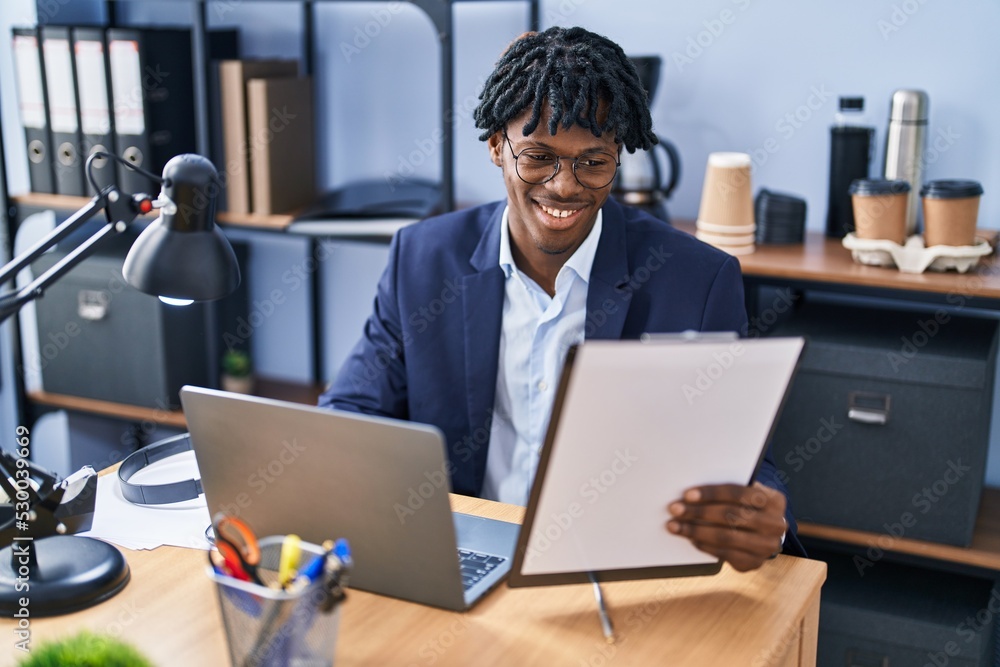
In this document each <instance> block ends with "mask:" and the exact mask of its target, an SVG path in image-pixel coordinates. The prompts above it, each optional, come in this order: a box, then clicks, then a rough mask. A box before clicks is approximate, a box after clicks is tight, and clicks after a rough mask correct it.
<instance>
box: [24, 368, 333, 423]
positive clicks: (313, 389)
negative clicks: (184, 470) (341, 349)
mask: <svg viewBox="0 0 1000 667" xmlns="http://www.w3.org/2000/svg"><path fill="white" fill-rule="evenodd" d="M323 389H324V387H322V386H321V385H311V384H309V385H307V384H302V383H296V382H287V381H284V380H272V379H267V378H258V379H257V389H256V392H255V394H256V395H258V396H264V397H266V398H276V399H278V400H282V401H290V402H292V403H303V404H306V405H316V401H317V399H318V398H319V395H320V394H321V393H322V392H323ZM26 396H27V399H28V400H29V401H31V402H32V403H36V404H38V405H44V406H48V407H51V408H59V409H62V410H72V411H75V412H86V413H90V414H96V415H102V416H104V417H114V418H117V419H124V420H126V421H137V422H146V421H148V422H152V423H154V424H162V425H164V426H174V427H176V428H187V422H186V421H185V420H184V413H183V412H181V411H180V410H162V409H159V408H144V407H140V406H138V405H127V404H125V403H113V402H111V401H101V400H97V399H93V398H81V397H79V396H67V395H65V394H52V393H49V392H47V391H29V392H27V394H26Z"/></svg>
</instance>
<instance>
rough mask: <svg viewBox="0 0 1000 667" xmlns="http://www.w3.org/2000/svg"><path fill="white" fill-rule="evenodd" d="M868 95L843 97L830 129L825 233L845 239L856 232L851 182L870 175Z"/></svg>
mask: <svg viewBox="0 0 1000 667" xmlns="http://www.w3.org/2000/svg"><path fill="white" fill-rule="evenodd" d="M864 110H865V98H863V97H841V98H840V110H839V111H838V112H837V114H836V116H835V118H834V124H833V127H831V128H830V193H829V205H828V207H827V214H826V235H827V236H829V237H831V238H837V239H839V238H843V237H844V236H845V235H846V234H847V233H848V232H853V231H854V210H853V209H852V208H851V195H850V194H849V193H848V191H847V190H848V188H850V187H851V181H854V180H855V179H859V178H868V166H869V164H870V163H871V156H872V149H873V148H874V142H873V138H874V135H875V129H874V128H872V127H868V126H865V125H864V124H863V118H864V116H863V113H864Z"/></svg>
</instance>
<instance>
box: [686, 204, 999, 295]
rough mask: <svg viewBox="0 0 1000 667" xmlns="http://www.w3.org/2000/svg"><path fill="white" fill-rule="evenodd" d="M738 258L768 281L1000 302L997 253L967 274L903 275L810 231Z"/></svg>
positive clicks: (689, 228) (749, 273) (748, 271)
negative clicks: (794, 240) (798, 241)
mask: <svg viewBox="0 0 1000 667" xmlns="http://www.w3.org/2000/svg"><path fill="white" fill-rule="evenodd" d="M675 226H676V227H677V228H678V229H681V230H683V231H685V232H688V233H689V234H694V232H695V224H694V223H693V222H690V221H676V222H675ZM980 233H981V234H982V235H987V236H989V237H990V238H994V237H995V236H996V231H994V230H981V232H980ZM737 259H739V262H740V266H741V268H742V270H743V275H744V276H746V277H747V278H751V279H754V278H767V279H769V280H768V281H767V282H769V283H774V282H775V281H788V282H794V283H797V284H800V285H802V284H803V283H813V284H816V285H822V286H823V287H824V288H829V287H830V286H850V287H852V288H859V287H860V288H864V289H866V290H868V289H871V288H880V289H884V290H892V291H895V292H908V293H910V294H911V295H912V296H914V297H915V298H919V297H920V296H921V295H926V294H933V295H936V296H937V297H938V298H939V300H944V301H945V302H947V303H950V304H952V305H956V304H958V303H960V302H961V303H963V304H964V303H965V301H961V300H962V299H985V300H988V301H994V302H996V301H1000V260H998V258H997V256H996V254H993V255H990V256H988V257H984V258H983V260H982V261H981V262H980V263H979V264H978V265H976V267H974V268H973V269H972V270H971V271H969V272H968V273H955V272H945V273H937V272H931V271H928V272H926V273H901V272H899V271H897V270H896V269H894V268H885V267H878V266H866V265H863V264H858V263H856V262H855V261H854V260H853V259H851V251H850V250H848V249H847V248H845V247H844V246H843V244H842V243H841V242H840V240H839V239H830V238H827V237H826V236H825V235H823V234H821V233H819V232H807V233H806V238H805V242H804V243H801V244H792V245H758V246H757V250H756V252H754V253H751V254H749V255H743V256H741V257H738V258H737ZM993 305H994V307H995V304H993Z"/></svg>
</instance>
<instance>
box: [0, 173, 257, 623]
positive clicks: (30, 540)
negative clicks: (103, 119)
mask: <svg viewBox="0 0 1000 667" xmlns="http://www.w3.org/2000/svg"><path fill="white" fill-rule="evenodd" d="M101 158H104V159H112V160H116V161H118V162H121V163H122V164H125V165H126V166H127V167H129V168H130V169H133V170H135V171H138V172H140V173H142V174H144V175H146V176H148V177H149V178H151V179H153V180H154V181H158V182H160V183H161V184H162V189H161V191H160V194H159V196H158V197H157V198H156V199H153V198H152V197H150V196H149V195H146V194H126V193H123V192H121V191H120V190H118V188H117V186H115V185H109V186H107V187H106V188H104V189H103V190H101V189H100V188H99V187H97V184H96V181H95V179H94V176H93V168H92V166H93V162H94V160H95V159H101ZM86 173H87V177H88V179H89V180H90V182H91V184H92V185H94V190H95V191H97V192H99V194H97V195H95V196H94V197H93V198H92V199H91V200H90V201H89V202H88V203H87V204H86V205H85V206H84V207H83V208H81V209H80V210H79V211H77V212H76V213H75V214H73V215H72V216H70V217H69V218H68V219H67V220H66V221H65V222H63V223H62V224H60V225H58V226H57V227H56V228H55V229H54V230H52V232H51V233H50V234H48V235H47V236H46V237H45V238H43V239H41V240H40V241H38V242H37V243H36V244H34V245H33V246H32V247H30V248H28V249H27V250H26V251H25V252H23V253H22V254H20V255H19V256H17V257H16V258H14V259H13V260H11V261H10V262H9V263H7V265H6V266H4V267H3V268H2V269H0V284H2V283H6V282H7V281H8V280H10V279H12V278H13V277H14V276H15V275H16V274H17V272H18V271H20V270H21V269H23V268H24V267H26V266H28V265H29V264H30V263H31V262H33V261H34V260H36V259H37V258H38V257H40V256H41V255H42V253H44V252H45V251H46V250H48V249H50V248H51V247H52V246H54V245H55V244H56V243H58V242H59V241H61V240H62V239H64V238H66V237H67V236H68V235H69V234H71V233H72V232H73V231H75V230H76V229H78V228H79V227H81V226H82V225H83V224H84V223H85V222H87V221H88V220H90V219H91V218H92V217H94V216H95V215H96V214H97V213H99V212H100V211H102V210H103V211H104V212H105V216H106V218H107V223H106V224H105V225H104V226H102V227H101V228H100V229H99V230H98V231H96V232H95V233H94V234H93V235H91V236H90V237H88V238H87V239H86V240H85V241H83V242H81V243H80V244H79V245H78V246H76V248H74V249H73V250H72V251H71V252H70V253H69V254H67V255H66V256H65V257H64V258H63V259H61V260H60V261H59V262H57V263H56V264H55V265H53V266H52V267H51V268H50V269H49V270H48V271H46V272H44V273H42V274H41V275H40V276H38V277H37V278H35V279H34V280H33V281H32V282H31V283H29V284H28V285H26V286H24V287H22V288H21V289H17V290H15V291H13V292H10V293H7V294H3V295H0V322H3V321H4V320H6V319H7V318H9V317H10V316H11V315H13V314H14V313H16V312H17V311H18V310H19V309H20V308H21V306H23V305H24V304H26V303H28V302H29V301H32V300H34V299H37V298H39V297H41V296H42V295H43V294H44V293H45V289H46V288H47V287H48V286H49V285H51V284H52V283H54V282H55V281H57V280H59V279H60V278H61V277H62V276H63V275H65V274H66V273H67V272H68V271H69V270H70V269H72V268H73V267H74V266H76V265H77V264H79V263H80V262H81V261H82V260H83V259H85V258H86V257H88V256H89V255H91V254H92V253H93V252H94V250H95V249H96V247H97V244H98V243H99V242H100V241H101V240H102V239H104V238H105V237H109V236H113V235H115V234H121V233H122V232H124V231H125V230H126V229H128V227H129V225H131V224H132V223H133V222H134V221H135V219H136V218H137V217H139V216H140V215H142V214H146V213H150V212H152V211H153V210H156V209H159V211H160V216H159V217H158V218H157V219H156V220H154V221H153V222H152V223H150V224H149V226H148V227H146V229H145V230H143V232H142V233H141V234H140V235H139V237H138V238H137V239H136V240H135V243H133V245H132V248H131V249H130V250H129V253H128V256H127V257H126V258H125V264H124V266H123V268H122V274H123V276H124V278H125V280H126V281H127V282H128V283H129V284H130V285H132V286H133V287H135V288H136V289H138V290H140V291H142V292H146V293H149V294H153V295H156V296H159V297H161V298H164V299H166V298H170V299H177V300H183V301H184V302H186V303H190V302H191V301H211V300H213V299H219V298H221V297H224V296H226V295H227V294H229V293H231V292H232V291H233V290H235V289H236V287H237V286H238V285H239V284H240V270H239V265H238V263H237V261H236V255H235V253H234V252H233V249H232V247H231V246H230V245H229V241H228V240H227V239H226V237H225V235H224V234H223V233H222V230H221V229H220V228H219V227H218V225H216V224H215V221H214V218H215V197H216V194H217V192H218V189H219V185H220V184H219V178H218V173H217V172H216V170H215V167H214V166H212V163H211V162H209V161H208V160H207V159H205V158H203V157H201V156H199V155H178V156H177V157H174V158H173V159H171V160H170V161H169V162H167V164H166V165H165V166H164V168H163V176H162V178H161V177H158V176H156V175H155V174H151V173H149V172H148V171H145V170H143V169H140V168H138V167H136V166H135V165H133V164H131V163H128V162H126V161H125V160H123V159H121V158H119V157H117V156H115V155H110V154H107V153H93V154H91V156H90V157H89V158H88V160H87V164H86ZM5 461H6V465H5V463H4V462H5ZM21 461H23V463H22V462H21ZM38 472H39V469H37V468H36V467H34V465H33V464H32V463H31V462H30V461H27V460H26V459H17V460H15V461H14V462H13V463H12V462H11V459H10V457H9V456H5V457H0V476H2V479H0V488H3V489H4V490H6V491H7V493H8V495H9V496H10V502H11V504H12V505H14V507H15V518H14V519H11V520H10V521H9V522H8V523H7V525H5V526H0V545H2V546H3V547H4V548H3V549H0V613H2V614H3V615H5V616H12V615H13V614H14V613H15V612H16V611H17V610H19V609H20V608H21V607H23V606H24V605H22V604H20V598H28V601H29V609H30V614H31V616H32V617H37V616H52V615H57V614H62V613H68V612H71V611H76V610H79V609H84V608H86V607H89V606H91V605H94V604H97V603H98V602H101V601H102V600H105V599H107V598H109V597H111V596H112V595H114V594H115V593H117V592H118V591H120V590H121V589H122V588H123V587H124V586H125V585H126V584H127V583H128V580H129V569H128V564H127V563H126V562H125V558H124V556H122V553H121V552H120V551H118V549H116V548H115V547H114V546H112V545H110V544H108V543H106V542H101V541H99V540H95V539H92V538H88V537H78V536H73V535H65V534H61V533H65V532H66V531H67V528H66V526H65V524H64V523H63V522H62V521H60V520H59V519H57V518H56V516H55V514H54V512H55V510H56V509H57V508H58V506H59V504H60V501H61V500H62V495H63V489H62V488H61V487H59V486H57V485H54V484H52V483H51V480H49V482H48V483H46V482H45V481H43V482H42V484H41V485H40V486H39V488H38V489H37V490H36V489H34V488H33V487H32V486H31V485H30V484H29V479H28V478H29V477H31V478H32V479H34V480H35V481H36V483H37V481H38V478H39V475H38V474H37V473H38ZM42 477H44V475H42ZM25 519H26V520H25Z"/></svg>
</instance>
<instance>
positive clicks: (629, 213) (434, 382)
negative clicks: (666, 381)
mask: <svg viewBox="0 0 1000 667" xmlns="http://www.w3.org/2000/svg"><path fill="white" fill-rule="evenodd" d="M504 204H505V202H502V201H501V202H495V203H492V204H487V205H484V206H478V207H475V208H471V209H466V210H462V211H456V212H453V213H448V214H445V215H442V216H438V217H434V218H430V219H427V220H424V221H422V222H419V223H416V224H414V225H411V226H409V227H406V228H404V229H402V230H400V232H399V233H398V234H396V236H395V238H394V239H393V241H392V244H391V245H390V248H389V261H388V265H387V267H386V269H385V272H384V273H383V275H382V278H381V280H380V281H379V285H378V293H377V295H376V297H375V309H374V312H373V313H372V315H371V317H369V319H368V321H367V322H366V324H365V329H364V334H363V336H362V338H361V340H360V341H359V342H358V344H357V345H356V346H355V347H354V349H353V350H352V352H351V354H350V356H349V357H348V359H347V361H346V362H345V363H344V366H343V367H342V368H341V370H340V372H339V374H338V375H337V378H336V379H335V380H334V381H333V383H332V384H331V386H330V387H329V389H328V390H327V391H326V392H325V393H324V394H323V395H322V396H321V397H320V400H319V404H320V405H321V406H325V407H331V408H338V409H343V410H353V411H357V412H363V413H367V414H374V415H383V416H388V417H395V418H397V419H407V420H411V421H415V422H421V423H425V424H433V425H434V426H437V427H438V428H439V429H441V431H443V432H444V436H445V442H446V446H447V449H448V452H447V455H448V467H449V471H450V473H451V483H452V489H453V491H455V492H456V493H462V494H466V495H473V496H478V495H479V493H480V491H481V490H482V486H483V479H484V475H485V471H486V458H487V457H486V452H487V450H488V448H489V434H490V426H491V419H492V411H493V399H494V393H495V390H496V380H497V364H498V354H499V346H500V320H501V315H502V310H503V302H504V273H503V270H502V269H501V268H500V265H499V257H500V219H501V216H502V214H503V208H504ZM603 212H604V222H603V229H602V231H601V238H600V241H599V243H598V246H597V253H596V256H595V257H594V264H593V268H592V269H591V273H590V285H589V290H588V293H587V317H586V321H585V322H586V323H585V337H586V338H588V339H634V338H638V337H639V336H640V335H641V334H643V333H646V332H651V333H652V332H679V331H686V330H696V331H737V332H740V333H743V334H745V333H746V327H747V317H746V308H745V305H744V300H743V282H742V278H741V275H740V266H739V263H738V262H737V261H736V260H735V259H734V258H733V257H731V256H730V255H728V254H726V253H724V252H722V251H720V250H717V249H715V248H713V247H711V246H709V245H706V244H704V243H702V242H701V241H698V240H697V239H695V238H694V237H692V236H691V235H689V234H686V233H684V232H681V231H678V230H676V229H674V228H673V227H670V226H669V225H667V224H666V223H664V222H662V221H660V220H658V219H656V218H654V217H652V216H650V215H648V214H647V213H645V212H642V211H640V210H638V209H634V208H631V207H626V206H621V205H620V204H618V203H617V202H616V201H614V200H613V199H610V198H609V199H608V201H607V203H606V204H605V205H604V208H603ZM758 479H759V480H760V481H761V482H762V483H764V484H767V485H768V486H771V487H774V488H777V489H779V490H781V491H783V492H784V491H785V489H784V485H783V484H782V483H781V481H780V480H779V479H778V477H777V471H776V469H775V466H774V464H773V462H772V461H771V458H770V454H768V456H767V458H766V459H765V462H764V464H763V466H762V468H761V470H760V473H759V475H758ZM788 521H789V526H790V530H789V532H788V535H789V537H790V538H791V539H789V538H788V537H786V543H785V551H786V552H789V551H791V552H795V551H797V550H799V549H800V546H799V545H798V542H797V540H796V539H795V538H794V535H795V532H794V521H793V520H792V517H791V513H789V515H788ZM790 547H791V548H790Z"/></svg>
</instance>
